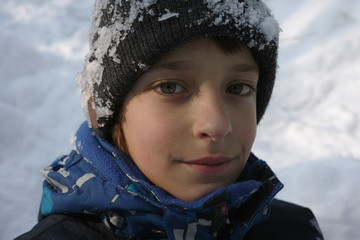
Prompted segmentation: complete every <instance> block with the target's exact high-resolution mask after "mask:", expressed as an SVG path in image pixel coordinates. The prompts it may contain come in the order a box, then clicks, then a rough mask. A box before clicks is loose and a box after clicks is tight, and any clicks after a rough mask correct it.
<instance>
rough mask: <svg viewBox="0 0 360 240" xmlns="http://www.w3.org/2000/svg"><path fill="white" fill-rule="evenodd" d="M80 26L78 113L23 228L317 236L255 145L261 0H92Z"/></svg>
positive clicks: (265, 54) (51, 233) (150, 235)
mask: <svg viewBox="0 0 360 240" xmlns="http://www.w3.org/2000/svg"><path fill="white" fill-rule="evenodd" d="M90 35H91V36H90V37H91V39H90V40H91V46H90V52H89V54H88V56H87V61H86V65H85V69H84V71H83V72H82V73H81V74H79V76H78V78H77V81H78V85H79V87H80V89H81V90H82V95H83V110H84V112H85V115H86V116H87V119H88V122H87V123H84V124H83V125H81V126H80V129H79V130H78V132H77V133H76V135H75V140H74V146H75V149H74V150H73V151H72V152H71V153H70V154H69V155H67V156H64V157H61V158H59V159H57V160H56V161H55V162H54V163H53V164H52V165H51V166H50V167H48V168H46V169H44V170H42V174H43V175H44V177H45V178H46V181H45V182H44V189H43V198H42V202H41V207H40V213H39V220H40V222H39V223H38V224H37V225H36V226H35V227H34V228H33V229H32V230H31V231H30V232H29V233H27V234H24V235H23V236H21V237H19V239H322V235H321V232H320V230H319V228H318V225H317V223H316V220H315V218H314V216H313V215H312V213H311V211H310V210H308V209H305V208H302V207H299V206H296V205H293V204H290V203H286V202H283V201H279V200H273V198H274V196H275V195H276V194H277V193H278V192H279V191H280V190H281V188H282V187H283V185H282V183H281V182H280V181H279V180H278V179H277V178H276V176H275V174H274V173H273V172H272V171H271V170H270V168H269V167H268V166H267V165H266V163H265V162H263V161H261V160H259V159H258V158H257V157H256V156H255V155H254V154H252V153H251V148H252V145H253V142H254V139H255V133H256V126H257V124H258V123H259V121H260V120H261V118H262V116H263V114H264V112H265V109H266V107H267V105H268V102H269V99H270V96H271V92H272V88H273V84H274V79H275V72H276V60H277V48H278V35H279V27H278V24H277V22H276V21H275V19H274V18H273V16H272V15H271V12H270V10H269V9H268V8H267V7H266V5H265V4H264V3H263V2H261V1H257V0H244V1H229V0H223V1H218V0H203V1H200V0H188V1H185V0H184V1H169V0H147V1H145V0H144V1H141V0H133V1H125V0H122V1H117V0H99V1H97V2H96V5H95V11H94V18H93V25H92V28H91V31H90Z"/></svg>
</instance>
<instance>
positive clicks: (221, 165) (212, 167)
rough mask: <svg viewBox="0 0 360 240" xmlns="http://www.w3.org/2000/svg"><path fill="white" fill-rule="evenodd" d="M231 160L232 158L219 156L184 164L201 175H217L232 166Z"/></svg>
mask: <svg viewBox="0 0 360 240" xmlns="http://www.w3.org/2000/svg"><path fill="white" fill-rule="evenodd" d="M231 160H232V158H230V157H227V156H223V155H219V156H208V157H204V158H199V159H196V160H192V161H188V162H184V163H185V164H186V165H187V166H189V167H190V168H192V169H194V170H195V171H197V172H199V173H204V174H215V173H221V172H223V171H225V170H226V169H227V167H228V166H229V165H230V162H231Z"/></svg>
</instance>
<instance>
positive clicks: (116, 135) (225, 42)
mask: <svg viewBox="0 0 360 240" xmlns="http://www.w3.org/2000/svg"><path fill="white" fill-rule="evenodd" d="M209 39H210V40H212V41H213V42H214V43H215V44H216V45H217V46H218V47H219V48H220V49H221V50H222V51H223V52H224V53H225V54H233V53H235V52H237V51H241V50H242V49H244V48H245V47H246V45H245V44H244V43H242V42H241V41H240V40H239V39H237V38H231V37H212V38H209ZM253 57H254V56H253ZM254 59H255V61H256V58H255V57H254ZM124 114H125V113H124V106H121V108H120V110H119V111H118V115H117V116H116V118H115V121H114V125H113V126H112V128H111V139H112V143H113V145H114V146H115V147H116V148H118V149H119V150H120V151H121V152H123V153H124V154H126V155H128V156H130V153H129V150H128V147H127V144H126V139H125V136H124V129H123V123H124V121H125V116H124Z"/></svg>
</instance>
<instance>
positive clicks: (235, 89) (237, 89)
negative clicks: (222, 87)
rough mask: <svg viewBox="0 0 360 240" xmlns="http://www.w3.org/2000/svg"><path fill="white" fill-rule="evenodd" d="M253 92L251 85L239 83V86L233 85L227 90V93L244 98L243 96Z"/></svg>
mask: <svg viewBox="0 0 360 240" xmlns="http://www.w3.org/2000/svg"><path fill="white" fill-rule="evenodd" d="M251 90H252V88H251V87H250V86H249V85H247V84H243V83H238V84H233V85H231V86H229V87H228V88H227V89H226V92H227V93H231V94H235V95H240V96H243V95H246V94H248V93H249V92H250V91H251Z"/></svg>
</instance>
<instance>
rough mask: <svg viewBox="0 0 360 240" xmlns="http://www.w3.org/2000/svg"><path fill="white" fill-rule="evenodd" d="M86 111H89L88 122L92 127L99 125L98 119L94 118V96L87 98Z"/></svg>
mask: <svg viewBox="0 0 360 240" xmlns="http://www.w3.org/2000/svg"><path fill="white" fill-rule="evenodd" d="M87 104H88V111H89V117H90V122H91V127H92V128H93V129H96V128H98V127H99V125H98V121H97V118H96V103H95V100H94V97H92V96H91V97H90V98H89V100H88V103H87Z"/></svg>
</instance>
